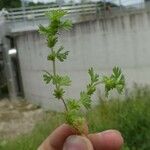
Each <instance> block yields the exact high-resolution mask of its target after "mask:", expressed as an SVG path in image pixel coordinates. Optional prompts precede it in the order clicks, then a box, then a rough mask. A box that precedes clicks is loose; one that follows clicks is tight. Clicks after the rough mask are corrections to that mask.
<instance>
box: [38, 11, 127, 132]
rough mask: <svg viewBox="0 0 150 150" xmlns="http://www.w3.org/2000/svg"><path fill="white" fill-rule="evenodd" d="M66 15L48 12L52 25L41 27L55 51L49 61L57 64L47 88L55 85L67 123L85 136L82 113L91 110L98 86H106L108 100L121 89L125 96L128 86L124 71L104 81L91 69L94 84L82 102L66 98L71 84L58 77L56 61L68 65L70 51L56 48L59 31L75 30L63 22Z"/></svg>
mask: <svg viewBox="0 0 150 150" xmlns="http://www.w3.org/2000/svg"><path fill="white" fill-rule="evenodd" d="M66 13H67V12H66V11H64V10H61V9H60V10H54V11H51V12H47V13H46V16H47V17H48V19H49V25H48V26H47V27H44V26H42V25H40V26H39V32H40V33H41V34H43V35H44V36H45V37H46V40H47V46H48V47H49V48H50V49H51V51H50V53H49V54H48V57H47V59H48V61H52V64H53V73H52V74H51V73H49V72H48V71H45V73H44V74H43V78H44V81H45V82H46V84H53V85H54V92H53V95H54V96H55V98H57V99H59V100H62V102H63V104H64V107H65V109H66V112H65V117H66V122H67V123H68V124H69V125H71V126H72V127H74V128H75V129H76V130H77V132H78V133H80V134H83V133H84V124H85V119H84V117H83V115H81V113H80V110H81V109H82V108H83V107H84V108H85V109H90V108H91V103H92V95H93V94H94V92H95V91H96V86H97V85H99V84H104V85H105V92H106V96H108V93H109V91H110V90H112V89H117V91H118V92H119V93H121V92H122V91H123V88H124V85H125V79H124V76H123V74H122V72H121V69H120V68H118V67H114V68H113V73H112V75H111V76H103V77H101V78H100V76H99V75H98V74H97V73H95V72H94V69H93V68H90V69H89V70H88V74H89V77H90V82H89V84H88V85H87V86H86V89H85V90H83V91H81V92H80V98H79V99H75V98H64V94H65V89H64V88H65V87H66V86H70V85H71V80H70V78H69V77H68V76H67V75H65V76H63V75H59V74H58V73H57V71H56V61H60V62H63V61H65V60H66V59H67V56H68V54H69V51H66V50H65V49H64V47H63V46H60V47H56V44H57V42H58V34H59V31H60V30H62V29H64V30H69V29H70V28H71V26H72V23H71V21H70V20H67V19H64V18H63V17H64V16H65V15H66Z"/></svg>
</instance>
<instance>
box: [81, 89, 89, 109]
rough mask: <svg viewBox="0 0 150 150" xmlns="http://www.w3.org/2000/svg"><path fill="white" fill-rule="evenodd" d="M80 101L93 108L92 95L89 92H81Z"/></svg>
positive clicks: (87, 107)
mask: <svg viewBox="0 0 150 150" xmlns="http://www.w3.org/2000/svg"><path fill="white" fill-rule="evenodd" d="M80 102H81V103H82V105H83V106H84V107H85V108H86V109H89V108H91V97H90V96H89V95H88V94H87V93H85V92H81V93H80Z"/></svg>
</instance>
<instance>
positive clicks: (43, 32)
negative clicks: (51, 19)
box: [39, 25, 48, 35]
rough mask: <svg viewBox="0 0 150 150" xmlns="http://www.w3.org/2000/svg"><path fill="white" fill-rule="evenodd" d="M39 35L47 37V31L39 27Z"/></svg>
mask: <svg viewBox="0 0 150 150" xmlns="http://www.w3.org/2000/svg"><path fill="white" fill-rule="evenodd" d="M39 33H40V34H43V35H48V29H47V27H44V26H42V25H39Z"/></svg>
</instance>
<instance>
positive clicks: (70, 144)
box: [63, 135, 88, 150]
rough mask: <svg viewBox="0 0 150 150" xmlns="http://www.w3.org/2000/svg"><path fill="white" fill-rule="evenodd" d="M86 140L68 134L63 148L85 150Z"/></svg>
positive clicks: (86, 146)
mask: <svg viewBox="0 0 150 150" xmlns="http://www.w3.org/2000/svg"><path fill="white" fill-rule="evenodd" d="M87 149H88V145H87V142H86V140H85V139H84V138H83V137H81V136H77V135H72V136H69V137H68V138H67V140H66V142H65V144H64V147H63V150H87Z"/></svg>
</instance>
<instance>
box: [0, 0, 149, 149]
mask: <svg viewBox="0 0 150 150" xmlns="http://www.w3.org/2000/svg"><path fill="white" fill-rule="evenodd" d="M60 8H61V9H63V10H66V11H67V12H68V13H67V15H66V16H65V18H68V19H70V20H71V21H72V22H73V27H72V29H71V30H70V31H61V34H60V35H59V45H64V47H65V49H66V50H69V51H70V53H69V58H68V59H67V61H65V62H64V63H63V64H59V63H57V64H56V66H57V69H58V72H59V73H61V74H68V75H69V76H70V77H71V79H72V86H71V87H70V88H69V89H67V90H66V91H67V96H68V97H70V96H71V97H72V96H73V97H75V98H78V97H79V92H80V91H81V90H82V89H84V88H85V85H86V83H87V82H88V75H87V70H88V68H90V67H91V66H93V67H94V69H95V71H96V72H98V73H99V74H100V75H104V74H107V75H109V74H110V73H111V71H112V68H113V67H114V66H119V67H120V68H121V69H122V72H123V74H124V75H125V79H126V87H125V90H124V93H123V94H122V95H121V96H119V95H118V94H117V93H116V92H115V91H113V92H112V93H111V94H110V96H109V97H108V98H106V97H105V94H104V87H98V88H97V92H96V94H95V96H94V97H93V108H92V110H90V112H87V113H86V117H87V120H88V122H89V129H90V132H98V131H103V130H106V129H110V128H115V129H117V130H120V131H121V133H122V135H123V137H124V139H125V145H124V147H123V150H149V149H150V109H149V107H150V88H149V84H150V49H149V48H150V42H149V39H150V0H101V1H100V0H76V1H75V0H0V10H1V11H0V149H2V150H34V149H35V150H36V149H37V147H38V145H39V144H40V143H41V141H42V140H43V139H44V138H45V137H46V136H47V135H48V134H49V133H50V132H51V131H52V130H53V129H54V128H55V127H57V126H58V125H59V124H61V123H63V122H64V118H63V116H62V113H61V112H62V111H63V110H64V107H63V105H62V104H61V102H59V101H57V100H55V98H54V97H53V95H52V92H53V87H52V86H49V85H45V84H44V82H43V79H42V75H43V70H49V71H50V72H51V71H52V66H51V64H50V63H49V62H48V61H47V55H48V53H49V49H48V48H47V46H46V42H45V39H44V38H43V37H42V36H41V35H40V34H39V33H38V26H39V25H40V24H41V25H43V26H46V25H48V23H49V21H48V20H47V18H46V17H45V12H47V11H51V10H56V9H60ZM87 60H88V61H87ZM31 139H32V140H31ZM18 141H19V142H18Z"/></svg>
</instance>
